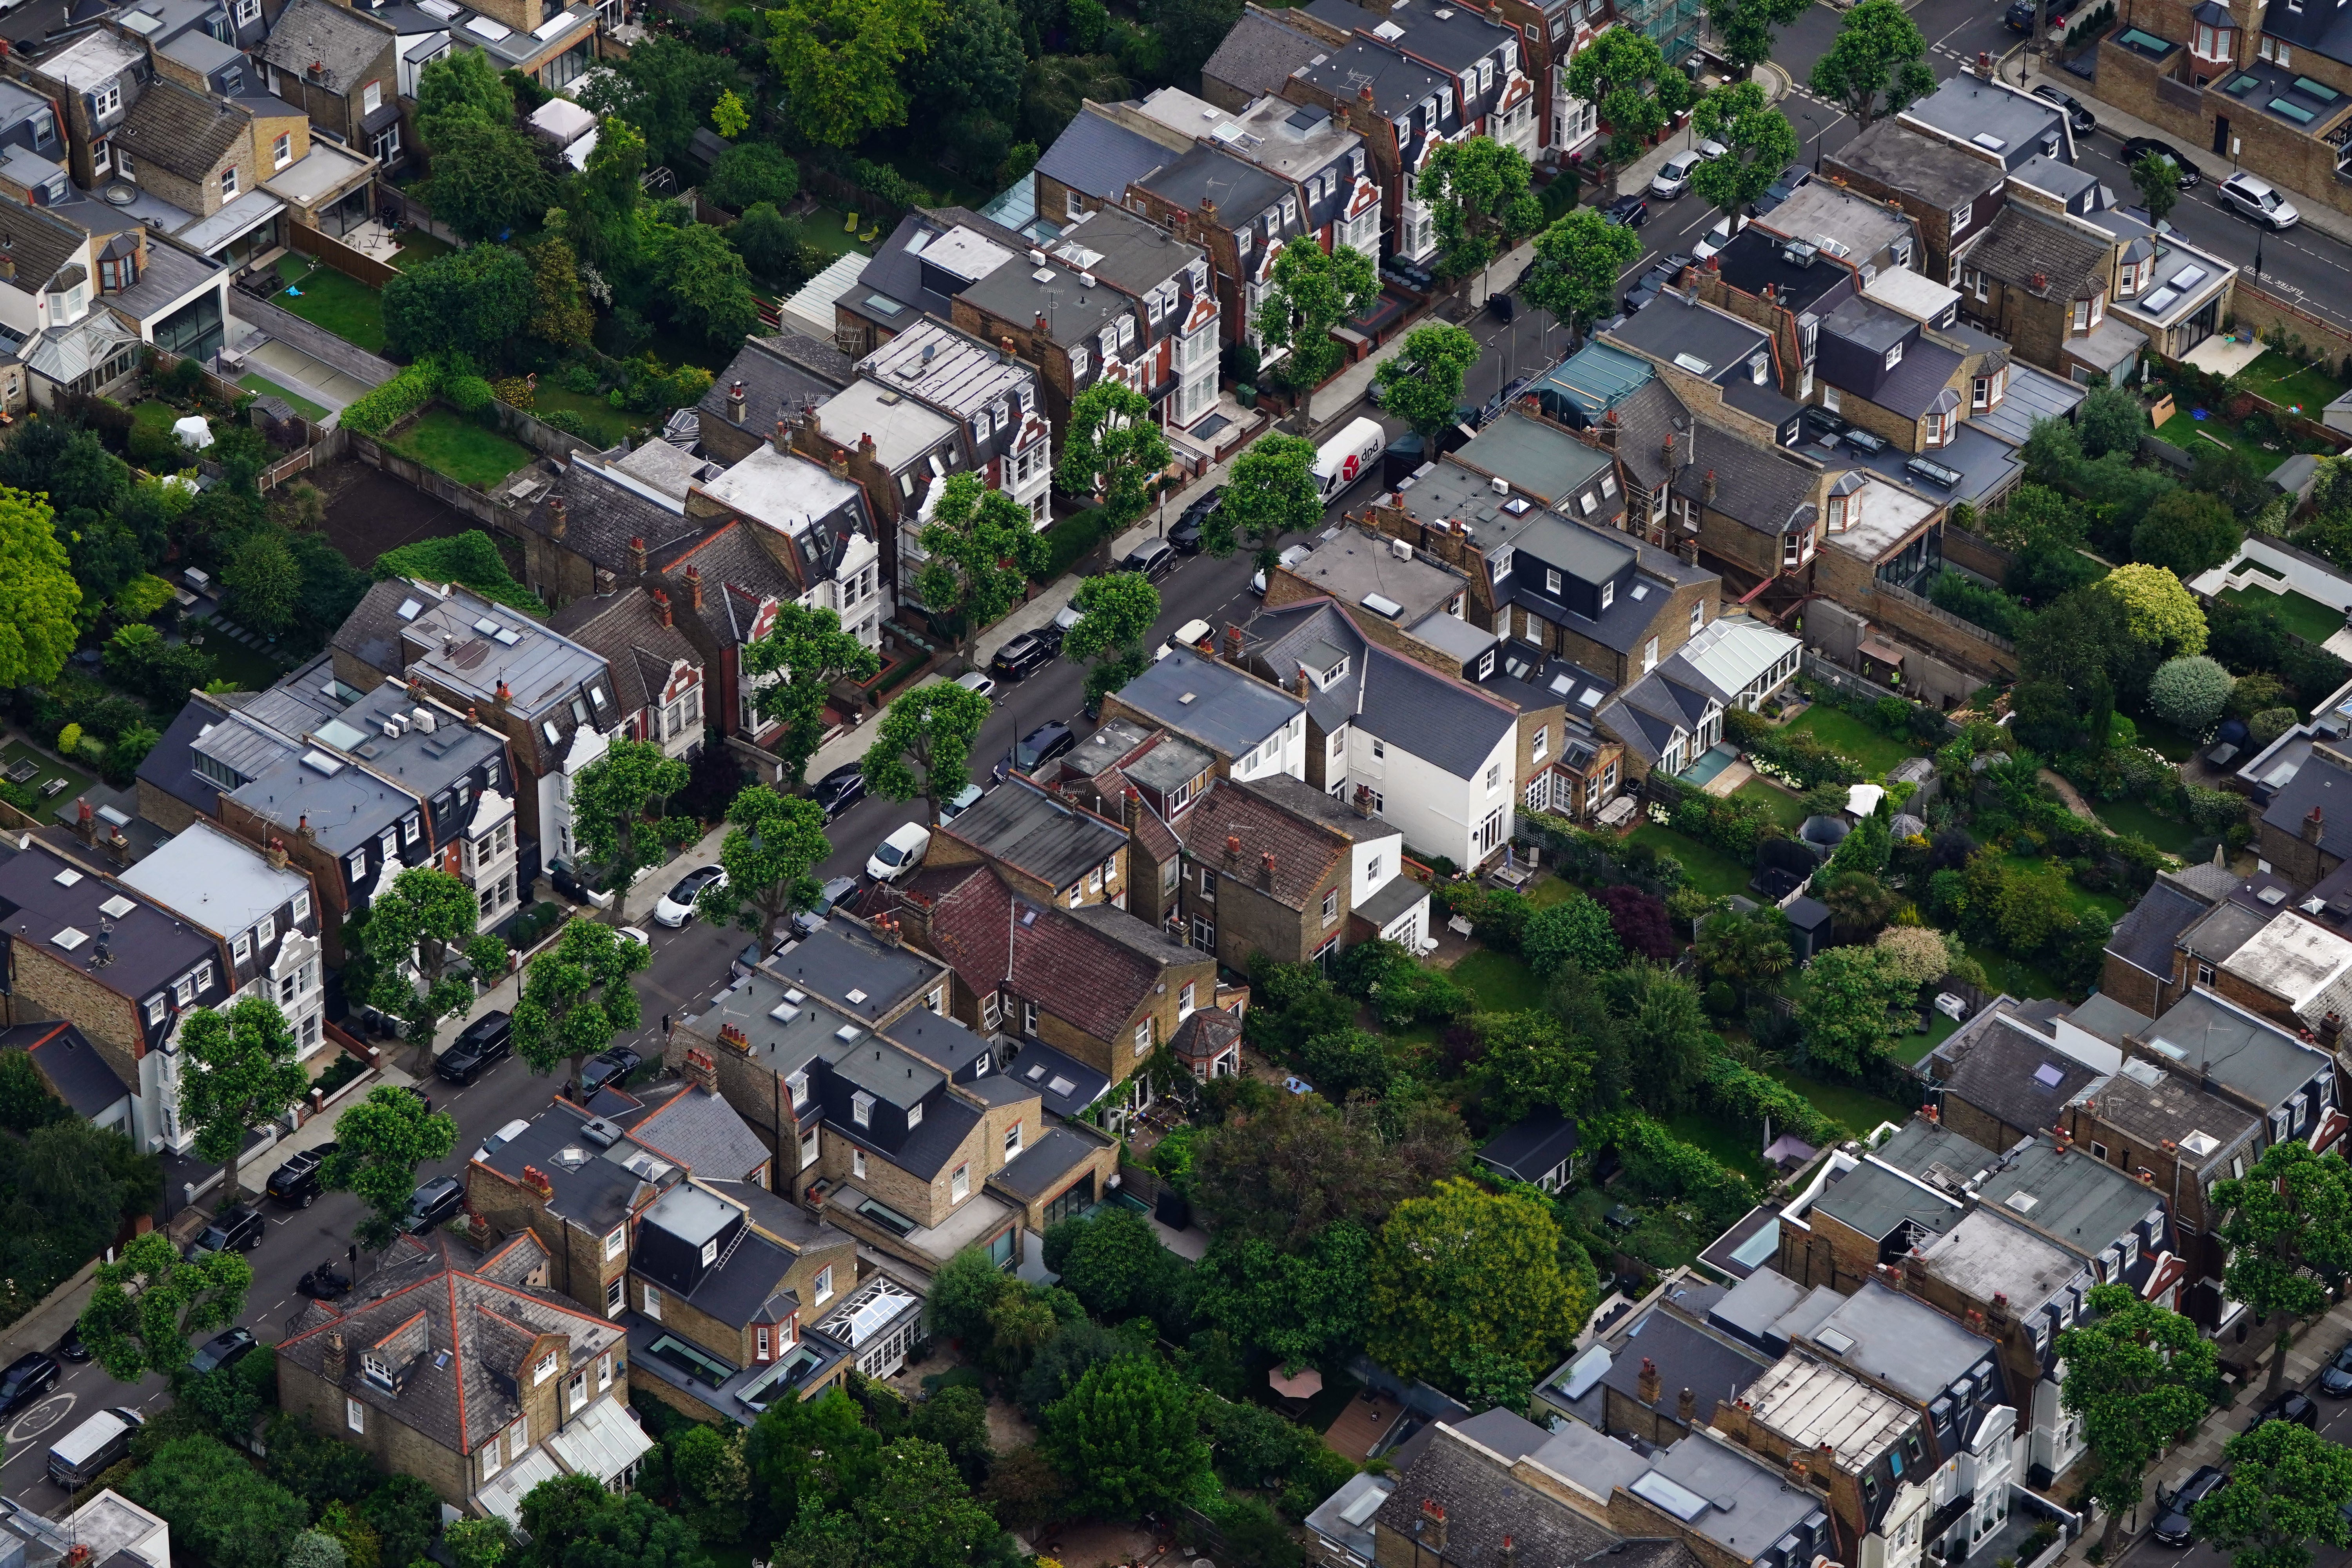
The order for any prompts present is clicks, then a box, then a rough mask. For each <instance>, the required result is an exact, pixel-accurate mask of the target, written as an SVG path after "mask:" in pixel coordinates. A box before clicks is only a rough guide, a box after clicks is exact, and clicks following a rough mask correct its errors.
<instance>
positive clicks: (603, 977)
mask: <svg viewBox="0 0 2352 1568" xmlns="http://www.w3.org/2000/svg"><path fill="white" fill-rule="evenodd" d="M652 959H653V952H652V950H651V949H649V948H647V947H646V944H645V943H643V942H635V941H633V940H631V939H630V938H628V937H625V936H623V935H622V934H621V933H620V932H619V931H615V930H614V928H612V927H611V926H608V925H604V924H602V923H600V922H598V921H592V920H582V919H574V920H572V921H569V922H567V923H566V924H565V926H564V928H563V934H562V936H560V937H558V938H557V939H556V942H555V945H553V946H552V947H550V948H548V949H546V950H545V951H544V952H541V953H540V955H539V956H538V957H536V958H534V959H532V960H531V961H530V968H529V969H528V970H526V971H525V972H524V974H523V984H522V994H521V995H520V997H518V998H517V999H516V1001H515V1005H514V1045H515V1051H516V1053H517V1054H518V1055H520V1057H521V1058H522V1059H523V1061H524V1063H525V1065H527V1066H528V1067H529V1068H530V1070H531V1071H533V1072H535V1073H538V1074H541V1076H544V1075H546V1074H548V1073H551V1072H553V1071H554V1070H555V1069H556V1068H557V1066H558V1065H559V1064H561V1063H562V1062H563V1061H565V1060H566V1059H567V1058H568V1059H569V1060H570V1061H571V1063H572V1078H573V1079H574V1080H575V1081H576V1080H577V1079H579V1076H580V1064H581V1063H582V1062H583V1061H585V1060H586V1059H587V1058H589V1057H592V1056H593V1055H595V1054H596V1053H597V1052H598V1051H601V1050H604V1048H605V1047H608V1046H610V1045H611V1044H612V1043H613V1041H614V1038H615V1037H617V1036H618V1035H620V1034H621V1032H622V1031H624V1030H627V1029H634V1028H635V1027H636V1026H637V1025H638V1022H639V1021H640V1018H641V1014H640V1012H639V1009H638V1005H637V993H636V990H635V987H633V986H631V985H630V984H629V977H630V976H631V975H633V974H635V973H638V972H639V971H641V970H643V969H644V968H645V967H646V964H647V963H651V962H652Z"/></svg>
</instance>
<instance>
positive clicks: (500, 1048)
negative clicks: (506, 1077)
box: [433, 1011, 514, 1084]
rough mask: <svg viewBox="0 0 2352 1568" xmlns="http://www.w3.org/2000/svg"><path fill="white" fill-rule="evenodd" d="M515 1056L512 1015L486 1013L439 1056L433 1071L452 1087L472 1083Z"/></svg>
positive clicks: (501, 1012)
mask: <svg viewBox="0 0 2352 1568" xmlns="http://www.w3.org/2000/svg"><path fill="white" fill-rule="evenodd" d="M513 1052H514V1015H513V1014H511V1013H508V1012H504V1011H500V1012H494V1013H485V1014H483V1015H482V1016H480V1017H478V1018H477V1019H475V1020H474V1021H473V1022H472V1023H470V1024H468V1025H467V1026H466V1029H465V1032H464V1033H463V1034H461V1035H459V1036H458V1037H457V1039H456V1040H454V1041H452V1042H451V1043H450V1046H449V1048H448V1049H447V1050H446V1051H443V1052H442V1053H441V1059H440V1060H439V1061H437V1062H436V1063H434V1064H433V1070H434V1071H435V1072H436V1073H437V1074H439V1075H440V1076H441V1077H442V1078H444V1079H446V1080H448V1081H449V1082H451V1083H459V1084H464V1083H471V1082H473V1081H474V1080H475V1079H478V1078H479V1077H481V1076H482V1074H484V1073H485V1072H488V1070H489V1068H490V1066H491V1064H493V1063H494V1062H498V1061H500V1060H502V1059H504V1058H507V1057H509V1056H510V1055H512V1054H513Z"/></svg>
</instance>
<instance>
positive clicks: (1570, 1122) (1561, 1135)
mask: <svg viewBox="0 0 2352 1568" xmlns="http://www.w3.org/2000/svg"><path fill="white" fill-rule="evenodd" d="M1576 1149H1577V1131H1576V1122H1575V1121H1574V1119H1572V1118H1570V1117H1566V1116H1562V1115H1561V1114H1560V1113H1559V1111H1557V1110H1549V1109H1545V1110H1534V1111H1530V1112H1529V1113H1528V1115H1526V1116H1524V1117H1522V1118H1521V1119H1520V1120H1518V1121H1514V1122H1512V1123H1511V1124H1510V1125H1509V1126H1508V1127H1506V1128H1504V1129H1503V1130H1502V1131H1500V1132H1497V1133H1496V1134H1495V1135H1494V1136H1493V1137H1492V1138H1489V1139H1487V1140H1486V1144H1485V1145H1484V1146H1483V1147H1482V1148H1480V1149H1479V1151H1478V1159H1479V1162H1480V1163H1482V1164H1486V1165H1492V1166H1493V1167H1494V1168H1495V1169H1496V1170H1498V1171H1502V1172H1505V1173H1508V1174H1510V1175H1513V1176H1517V1178H1518V1179H1519V1180H1520V1181H1523V1182H1532V1181H1534V1180H1535V1179H1536V1178H1537V1177H1538V1176H1541V1175H1543V1174H1545V1173H1547V1172H1549V1171H1550V1170H1552V1169H1553V1168H1554V1167H1555V1166H1557V1165H1559V1163H1560V1162H1561V1161H1563V1160H1565V1159H1567V1158H1568V1157H1569V1156H1570V1155H1571V1154H1573V1153H1575V1152H1576Z"/></svg>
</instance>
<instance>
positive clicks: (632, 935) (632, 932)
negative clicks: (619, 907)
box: [613, 926, 654, 949]
mask: <svg viewBox="0 0 2352 1568" xmlns="http://www.w3.org/2000/svg"><path fill="white" fill-rule="evenodd" d="M613 934H614V936H625V937H627V938H628V939H629V940H630V941H631V942H635V943H636V944H637V945H638V946H639V947H642V948H646V949H650V948H651V947H652V946H653V944H654V939H653V938H652V937H651V936H649V935H647V934H646V928H645V927H643V926H622V927H620V928H619V929H618V930H616V931H614V932H613Z"/></svg>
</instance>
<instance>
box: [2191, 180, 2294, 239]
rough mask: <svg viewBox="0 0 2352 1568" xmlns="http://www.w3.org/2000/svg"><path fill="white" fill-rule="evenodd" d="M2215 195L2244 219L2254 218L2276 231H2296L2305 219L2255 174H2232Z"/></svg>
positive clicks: (2273, 188)
mask: <svg viewBox="0 0 2352 1568" xmlns="http://www.w3.org/2000/svg"><path fill="white" fill-rule="evenodd" d="M2213 194H2214V195H2215V196H2216V197H2217V198H2218V199H2219V200H2220V201H2221V205H2223V206H2225V207H2228V208H2230V209H2231V211H2233V212H2235V213H2237V214H2238V215H2239V216H2241V217H2249V218H2252V219H2253V220H2254V222H2256V223H2259V224H2266V225H2268V226H2270V227H2271V228H2273V229H2282V228H2293V227H2294V226H2295V225H2296V224H2299V223H2301V222H2302V221H2303V215H2302V214H2301V213H2299V212H2297V211H2295V210H2294V203H2293V202H2291V201H2289V200H2287V199H2286V198H2285V197H2284V196H2283V195H2279V194H2278V190H2277V188H2276V187H2275V186H2273V184H2271V183H2270V182H2269V181H2268V180H2263V179H2257V178H2255V177H2254V176H2253V175H2252V174H2232V175H2231V176H2230V177H2229V178H2228V179H2226V180H2224V181H2222V182H2221V184H2219V185H2217V186H2216V187H2214V191H2213Z"/></svg>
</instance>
